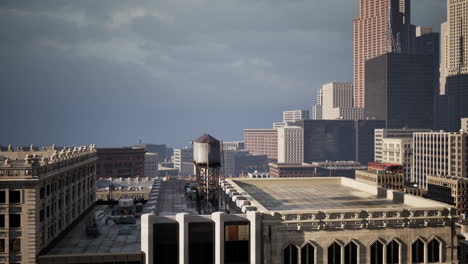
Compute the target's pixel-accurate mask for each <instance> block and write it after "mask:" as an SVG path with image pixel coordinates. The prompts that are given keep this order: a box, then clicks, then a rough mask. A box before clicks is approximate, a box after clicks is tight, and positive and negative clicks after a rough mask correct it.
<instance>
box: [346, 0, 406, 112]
mask: <svg viewBox="0 0 468 264" xmlns="http://www.w3.org/2000/svg"><path fill="white" fill-rule="evenodd" d="M410 9H411V6H410V0H380V1H375V0H360V3H359V17H358V18H355V19H354V20H353V22H354V107H358V108H364V107H365V104H366V100H365V97H366V89H365V86H366V83H365V76H366V75H367V73H366V72H365V61H366V60H368V59H370V58H373V57H376V56H379V55H382V54H385V53H387V52H407V51H411V50H412V49H413V47H412V46H413V41H414V34H415V27H414V26H412V25H411V10H410Z"/></svg>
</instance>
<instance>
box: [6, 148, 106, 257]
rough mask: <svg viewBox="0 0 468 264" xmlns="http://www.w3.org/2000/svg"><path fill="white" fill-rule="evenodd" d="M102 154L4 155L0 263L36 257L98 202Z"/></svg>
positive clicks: (85, 150)
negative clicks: (98, 164)
mask: <svg viewBox="0 0 468 264" xmlns="http://www.w3.org/2000/svg"><path fill="white" fill-rule="evenodd" d="M96 160H97V156H96V149H95V146H94V145H91V146H90V147H75V148H64V149H62V150H61V151H58V150H56V148H55V147H54V146H52V147H50V148H43V149H42V150H35V148H34V147H33V146H31V148H30V149H29V150H26V149H22V148H21V149H19V150H17V151H14V150H13V147H12V146H11V145H10V146H9V148H8V150H6V151H0V162H1V165H0V229H1V234H0V263H21V264H30V263H36V257H37V256H38V255H39V254H40V253H41V251H43V250H44V249H45V248H46V247H47V246H49V245H51V243H52V242H53V241H54V240H55V239H57V238H58V237H59V236H60V235H61V234H62V233H63V232H64V231H65V230H67V228H68V227H69V226H70V225H71V224H72V223H74V221H75V220H77V219H78V218H79V217H80V216H81V215H82V214H84V213H85V212H86V211H87V210H88V209H89V208H90V207H91V206H92V205H93V204H94V201H95V195H96V193H95V188H96V187H95V186H96Z"/></svg>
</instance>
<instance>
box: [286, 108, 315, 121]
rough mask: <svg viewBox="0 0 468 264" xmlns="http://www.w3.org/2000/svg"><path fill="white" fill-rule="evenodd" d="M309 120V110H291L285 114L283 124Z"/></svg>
mask: <svg viewBox="0 0 468 264" xmlns="http://www.w3.org/2000/svg"><path fill="white" fill-rule="evenodd" d="M308 119H309V111H307V110H291V111H284V112H283V122H284V123H293V122H296V121H301V120H308Z"/></svg>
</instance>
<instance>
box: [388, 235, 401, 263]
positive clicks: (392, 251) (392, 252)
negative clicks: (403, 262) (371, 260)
mask: <svg viewBox="0 0 468 264" xmlns="http://www.w3.org/2000/svg"><path fill="white" fill-rule="evenodd" d="M399 263H400V244H398V242H396V241H395V239H394V240H392V242H390V243H388V244H387V264H399Z"/></svg>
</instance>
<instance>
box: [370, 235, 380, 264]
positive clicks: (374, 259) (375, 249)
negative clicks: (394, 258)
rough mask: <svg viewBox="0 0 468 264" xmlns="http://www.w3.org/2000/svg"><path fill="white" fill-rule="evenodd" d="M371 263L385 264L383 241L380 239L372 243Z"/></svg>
mask: <svg viewBox="0 0 468 264" xmlns="http://www.w3.org/2000/svg"><path fill="white" fill-rule="evenodd" d="M370 249H371V264H383V243H382V242H380V241H379V240H377V241H375V242H374V244H372V245H371V248H370Z"/></svg>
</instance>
